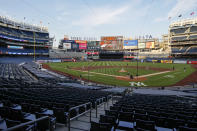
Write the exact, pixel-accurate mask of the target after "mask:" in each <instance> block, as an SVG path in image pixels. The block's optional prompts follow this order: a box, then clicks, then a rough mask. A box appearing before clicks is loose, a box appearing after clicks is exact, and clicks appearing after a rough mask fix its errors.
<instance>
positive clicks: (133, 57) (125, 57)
mask: <svg viewBox="0 0 197 131" xmlns="http://www.w3.org/2000/svg"><path fill="white" fill-rule="evenodd" d="M124 58H130V59H131V58H134V56H124Z"/></svg>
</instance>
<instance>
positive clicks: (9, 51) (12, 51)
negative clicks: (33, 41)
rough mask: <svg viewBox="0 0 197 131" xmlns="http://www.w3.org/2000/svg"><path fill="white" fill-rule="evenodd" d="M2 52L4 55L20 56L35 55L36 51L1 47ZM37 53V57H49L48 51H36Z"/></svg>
mask: <svg viewBox="0 0 197 131" xmlns="http://www.w3.org/2000/svg"><path fill="white" fill-rule="evenodd" d="M0 51H1V52H2V54H13V55H14V54H18V55H33V54H34V49H9V48H4V47H1V48H0ZM35 53H36V54H37V55H46V54H47V55H48V53H49V50H48V49H36V50H35Z"/></svg>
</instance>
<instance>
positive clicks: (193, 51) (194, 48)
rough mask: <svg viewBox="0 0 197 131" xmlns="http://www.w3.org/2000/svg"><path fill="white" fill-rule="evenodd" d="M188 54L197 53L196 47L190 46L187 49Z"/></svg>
mask: <svg viewBox="0 0 197 131" xmlns="http://www.w3.org/2000/svg"><path fill="white" fill-rule="evenodd" d="M187 53H188V54H197V47H191V48H190V49H189V50H188V51H187Z"/></svg>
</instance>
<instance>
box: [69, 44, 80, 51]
mask: <svg viewBox="0 0 197 131" xmlns="http://www.w3.org/2000/svg"><path fill="white" fill-rule="evenodd" d="M71 48H72V49H73V50H78V49H79V44H77V43H71Z"/></svg>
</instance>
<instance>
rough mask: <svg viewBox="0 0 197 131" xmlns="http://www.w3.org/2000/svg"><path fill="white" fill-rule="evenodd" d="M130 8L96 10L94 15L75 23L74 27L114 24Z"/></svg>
mask: <svg viewBox="0 0 197 131" xmlns="http://www.w3.org/2000/svg"><path fill="white" fill-rule="evenodd" d="M128 8H129V7H128V6H123V7H120V8H118V9H114V8H112V7H102V8H97V9H95V10H94V12H93V14H92V15H86V16H84V17H82V18H81V19H80V20H78V21H74V22H73V25H78V26H98V25H102V24H110V23H111V24H112V23H115V22H117V21H118V17H119V16H120V15H122V14H123V13H125V12H126V11H127V10H128Z"/></svg>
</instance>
